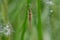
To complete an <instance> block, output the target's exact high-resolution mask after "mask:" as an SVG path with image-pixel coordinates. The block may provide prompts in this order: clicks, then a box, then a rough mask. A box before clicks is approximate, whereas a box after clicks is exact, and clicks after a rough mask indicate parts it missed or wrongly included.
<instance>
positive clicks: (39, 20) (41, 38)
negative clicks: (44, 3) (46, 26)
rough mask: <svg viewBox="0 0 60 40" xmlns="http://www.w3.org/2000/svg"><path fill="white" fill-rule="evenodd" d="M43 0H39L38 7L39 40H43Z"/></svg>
mask: <svg viewBox="0 0 60 40" xmlns="http://www.w3.org/2000/svg"><path fill="white" fill-rule="evenodd" d="M40 2H41V0H37V3H38V8H37V13H38V15H37V16H38V25H37V31H38V40H43V37H42V25H41V5H40V4H41V3H40Z"/></svg>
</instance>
